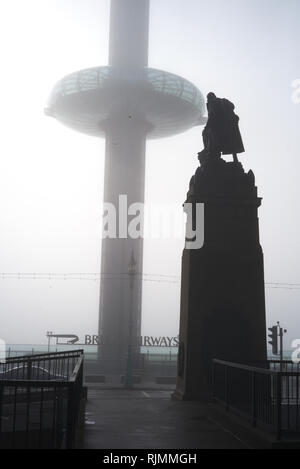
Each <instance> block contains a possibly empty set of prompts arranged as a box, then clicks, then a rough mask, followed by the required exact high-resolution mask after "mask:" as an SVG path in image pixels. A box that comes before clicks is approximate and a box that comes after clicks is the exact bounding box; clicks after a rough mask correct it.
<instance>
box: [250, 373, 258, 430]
mask: <svg viewBox="0 0 300 469" xmlns="http://www.w3.org/2000/svg"><path fill="white" fill-rule="evenodd" d="M255 378H256V374H255V372H254V371H252V372H251V414H252V415H251V421H252V426H253V427H256V424H257V422H256V379H255Z"/></svg>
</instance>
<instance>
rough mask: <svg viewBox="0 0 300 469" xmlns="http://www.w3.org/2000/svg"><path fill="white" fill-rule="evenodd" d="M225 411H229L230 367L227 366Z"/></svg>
mask: <svg viewBox="0 0 300 469" xmlns="http://www.w3.org/2000/svg"><path fill="white" fill-rule="evenodd" d="M225 410H226V412H228V411H229V389H228V366H227V365H225Z"/></svg>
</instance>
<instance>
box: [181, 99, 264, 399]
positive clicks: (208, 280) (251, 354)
mask: <svg viewBox="0 0 300 469" xmlns="http://www.w3.org/2000/svg"><path fill="white" fill-rule="evenodd" d="M207 107H208V121H207V125H206V128H205V129H204V131H203V141H204V150H203V151H202V152H200V153H199V160H200V163H201V166H200V167H199V168H198V170H197V171H196V174H195V175H194V176H193V178H192V180H191V183H190V190H189V192H188V197H187V202H189V203H191V204H192V206H196V204H204V226H203V227H199V226H198V227H197V228H198V229H199V228H202V229H203V230H204V244H203V246H202V247H200V248H198V249H190V248H187V245H186V247H185V249H184V251H183V256H182V284H181V312H180V339H179V353H178V377H177V388H176V391H175V393H174V398H178V399H186V400H194V399H196V400H201V399H207V398H209V396H210V391H211V370H212V360H213V359H214V358H217V359H221V360H226V361H230V362H235V363H244V364H255V365H258V366H259V364H263V363H264V362H265V361H266V358H267V356H266V350H267V347H266V319H265V286H264V261H263V252H262V248H261V245H260V240H259V220H258V208H259V207H260V205H261V198H259V197H258V195H257V188H256V186H255V178H254V174H253V172H252V171H249V172H248V173H246V172H245V171H244V169H243V166H242V164H241V163H240V162H239V161H238V158H237V154H238V153H242V152H244V146H243V142H242V138H241V135H240V132H239V128H238V120H239V118H238V116H236V115H235V113H234V106H233V104H232V103H230V101H228V100H222V99H219V98H217V97H216V96H215V95H214V94H213V93H210V94H209V95H208V104H207ZM222 154H232V155H233V162H226V161H225V160H223V159H222V157H221V155H222ZM192 213H194V210H193V211H192ZM195 223H196V221H195V220H193V225H195ZM262 366H263V365H262Z"/></svg>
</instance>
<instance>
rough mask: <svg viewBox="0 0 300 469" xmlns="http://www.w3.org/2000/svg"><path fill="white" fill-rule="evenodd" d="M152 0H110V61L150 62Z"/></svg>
mask: <svg viewBox="0 0 300 469" xmlns="http://www.w3.org/2000/svg"><path fill="white" fill-rule="evenodd" d="M148 38H149V0H127V1H124V0H111V13H110V39H109V65H111V66H114V67H122V68H128V69H132V68H139V67H147V65H148Z"/></svg>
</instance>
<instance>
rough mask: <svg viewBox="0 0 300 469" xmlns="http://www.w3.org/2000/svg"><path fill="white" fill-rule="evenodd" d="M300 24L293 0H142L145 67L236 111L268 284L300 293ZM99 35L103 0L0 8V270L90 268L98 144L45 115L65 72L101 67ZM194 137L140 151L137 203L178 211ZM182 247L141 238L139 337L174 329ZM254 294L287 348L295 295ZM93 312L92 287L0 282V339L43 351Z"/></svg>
mask: <svg viewBox="0 0 300 469" xmlns="http://www.w3.org/2000/svg"><path fill="white" fill-rule="evenodd" d="M299 18H300V2H299V0H264V1H263V2H262V1H261V0H227V1H226V2H224V0H210V1H209V2H204V1H201V0H184V1H183V0H151V23H150V54H149V66H151V67H154V68H160V69H164V70H167V71H169V72H173V73H176V74H178V75H181V76H183V77H184V78H186V79H188V80H190V81H192V82H193V83H194V84H195V85H196V86H198V87H199V89H200V90H201V91H202V92H203V94H206V93H207V92H209V91H214V92H215V93H216V94H217V95H219V96H221V97H227V98H229V99H230V100H232V101H233V102H234V103H235V104H236V107H237V113H238V114H239V116H240V118H241V132H242V135H243V139H244V143H245V147H246V153H245V154H244V155H243V156H241V159H242V162H243V164H244V167H245V169H246V170H249V169H252V170H253V171H254V173H255V175H256V180H257V185H258V189H259V195H260V196H262V197H263V205H262V208H261V209H260V234H261V243H262V246H263V250H264V254H265V276H266V281H267V282H268V283H280V284H282V283H285V284H300V266H299V258H300V241H299V239H300V227H299V208H298V202H299V200H300V185H299V173H300V162H299V157H300V151H299V148H300V133H299V122H300V104H295V103H293V101H292V93H293V89H292V83H293V81H294V80H295V79H298V78H300V60H299V56H300V48H299V43H300V41H299V39H300V28H299ZM108 26H109V1H108V0H27V1H26V2H24V0H9V1H8V0H4V1H3V2H2V4H1V19H0V44H1V71H2V73H1V87H0V103H1V113H0V120H1V138H0V155H1V170H0V213H1V228H2V229H1V231H0V266H1V267H0V272H3V273H10V272H25V273H26V272H44V273H45V272H54V273H68V272H70V273H79V272H91V273H93V272H99V269H100V254H101V253H100V249H101V239H100V235H101V201H102V197H103V170H104V140H100V139H96V138H91V137H88V136H84V135H81V134H79V133H76V132H74V131H72V130H70V129H67V128H66V127H63V126H62V125H60V124H59V123H58V122H56V121H55V120H53V119H50V118H47V117H45V116H44V113H43V108H44V106H45V104H46V101H47V98H48V96H49V94H50V91H51V89H52V87H53V85H54V84H55V83H56V81H58V80H59V79H60V78H62V77H63V76H64V75H66V74H68V73H71V72H73V71H76V70H79V69H84V68H88V67H93V66H98V65H106V64H107V61H108V34H109V30H108ZM201 131H202V128H200V127H199V128H194V129H191V130H190V131H188V132H186V133H185V134H181V135H179V136H176V137H172V138H168V139H164V140H157V141H150V142H148V143H147V165H146V166H147V168H146V203H147V202H150V201H151V202H152V203H161V202H163V203H164V204H174V203H176V204H178V205H179V206H180V205H181V204H182V202H183V201H184V200H185V195H186V192H187V189H188V183H189V180H190V177H191V176H192V174H193V173H194V172H195V170H196V168H197V164H198V162H197V157H196V155H197V152H198V151H200V150H201V149H202V142H201ZM182 248H183V240H177V241H155V242H154V241H149V240H147V241H146V242H145V253H144V272H145V273H146V274H149V279H150V278H151V279H152V281H145V282H144V286H143V288H144V290H143V323H142V329H143V334H147V335H176V334H177V333H178V320H179V298H180V283H179V276H180V268H181V251H182ZM150 274H151V275H150ZM158 275H165V276H173V277H170V278H167V277H157V276H158ZM163 279H164V280H163ZM274 286H275V285H274ZM266 296H267V322H268V325H273V322H276V321H277V320H281V321H282V323H283V325H284V326H285V327H287V328H288V330H289V334H288V338H287V342H286V348H289V345H290V342H291V341H292V340H293V339H295V338H300V324H299V320H298V316H299V306H300V286H299V287H298V289H297V288H296V287H292V289H290V288H288V287H285V288H284V289H282V288H269V287H268V288H267V289H266ZM98 302H99V281H98V280H96V281H90V280H81V281H80V280H76V281H75V280H17V279H16V280H8V279H5V278H3V279H1V278H0V307H1V313H0V337H1V338H2V339H4V340H6V341H7V342H9V343H22V342H23V343H42V342H44V341H45V333H46V331H47V330H52V331H54V332H69V333H75V334H78V335H80V336H82V335H83V334H85V333H91V334H93V333H97V321H98Z"/></svg>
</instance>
